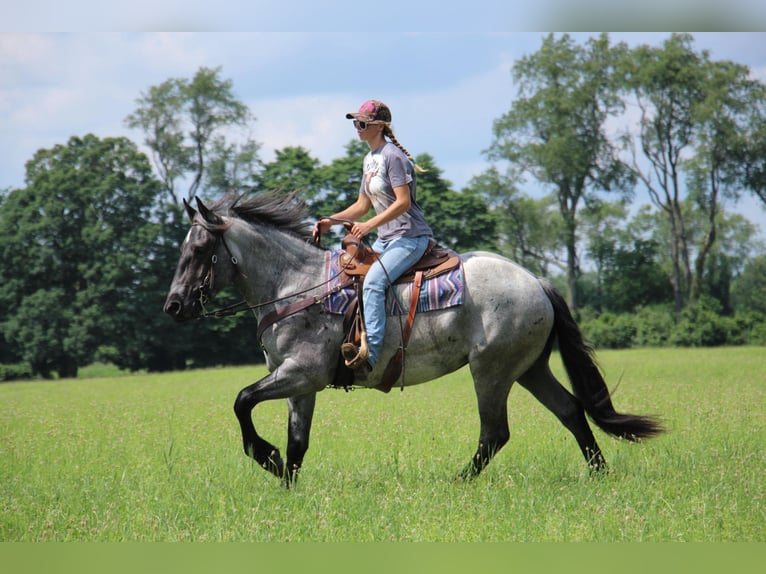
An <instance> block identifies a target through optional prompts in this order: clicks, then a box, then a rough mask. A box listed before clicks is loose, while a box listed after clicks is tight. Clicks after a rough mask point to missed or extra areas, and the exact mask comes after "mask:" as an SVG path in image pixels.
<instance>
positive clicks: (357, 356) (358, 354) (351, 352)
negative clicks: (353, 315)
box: [340, 331, 370, 369]
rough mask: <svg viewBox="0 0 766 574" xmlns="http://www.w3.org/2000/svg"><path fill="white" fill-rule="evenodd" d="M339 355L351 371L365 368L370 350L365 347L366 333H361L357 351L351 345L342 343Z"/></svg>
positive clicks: (354, 346)
mask: <svg viewBox="0 0 766 574" xmlns="http://www.w3.org/2000/svg"><path fill="white" fill-rule="evenodd" d="M340 353H341V355H343V359H344V360H345V362H346V366H347V367H349V368H351V369H358V368H360V367H363V366H365V363H366V362H367V358H368V357H369V356H370V349H369V348H368V347H367V333H365V332H364V331H363V332H362V336H361V342H360V347H359V348H358V349H357V348H356V345H354V344H353V343H343V344H342V345H341V346H340Z"/></svg>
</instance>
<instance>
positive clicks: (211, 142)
mask: <svg viewBox="0 0 766 574" xmlns="http://www.w3.org/2000/svg"><path fill="white" fill-rule="evenodd" d="M220 74H221V68H215V69H210V68H205V67H202V68H200V69H199V70H198V71H197V73H196V74H195V75H194V78H192V79H191V80H186V79H182V78H172V79H169V80H166V81H165V82H163V83H161V84H160V85H158V86H152V87H150V88H149V89H148V90H147V91H146V92H145V93H142V94H141V96H140V97H139V98H138V99H137V104H138V108H137V109H136V111H134V112H133V113H132V114H130V115H128V117H127V118H126V119H125V123H126V125H127V126H128V127H130V128H137V129H141V130H142V131H143V132H144V134H145V140H144V142H145V143H146V145H147V146H148V147H149V149H151V151H152V155H153V159H154V165H155V167H156V169H157V171H158V174H159V177H160V179H161V181H162V183H163V187H164V189H165V191H166V192H167V193H168V194H169V195H170V198H171V199H172V201H173V203H178V201H179V197H178V186H179V185H180V183H181V181H182V180H185V181H187V182H188V184H189V187H188V190H187V192H186V194H185V196H186V198H187V199H191V198H192V197H194V195H195V194H197V193H198V192H199V190H200V189H205V191H206V192H207V193H213V192H216V191H217V192H225V191H228V190H230V189H237V188H240V187H242V186H243V185H247V184H249V183H250V182H251V181H252V179H253V178H254V177H255V175H256V173H257V170H258V168H259V160H258V156H257V154H258V149H259V144H257V143H256V142H255V141H254V140H252V138H251V137H250V135H249V129H250V124H251V123H252V122H253V121H255V117H254V116H253V115H252V114H251V113H250V111H249V110H248V108H247V107H246V106H245V105H244V104H242V103H241V102H240V101H238V100H237V98H236V97H235V96H234V94H233V91H232V82H231V80H222V79H221V77H220ZM236 127H239V128H241V129H243V130H245V137H244V141H243V142H241V143H229V142H228V141H227V139H226V137H225V136H224V134H225V133H229V132H230V131H231V130H232V128H236Z"/></svg>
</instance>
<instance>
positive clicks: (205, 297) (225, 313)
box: [192, 223, 351, 342]
mask: <svg viewBox="0 0 766 574" xmlns="http://www.w3.org/2000/svg"><path fill="white" fill-rule="evenodd" d="M192 225H199V226H200V227H202V228H203V229H204V230H205V231H207V232H208V233H211V234H212V235H214V236H215V238H216V242H218V241H219V240H220V241H221V242H222V243H223V246H224V248H225V249H226V253H227V254H228V256H229V261H230V262H231V264H232V266H233V267H234V270H235V272H237V273H238V274H239V275H241V276H242V277H244V278H245V279H246V278H247V275H246V274H245V273H244V272H243V271H242V270H241V269H239V267H238V265H239V260H238V259H237V258H236V256H235V255H234V254H233V253H232V252H231V249H230V248H229V245H228V244H227V243H226V238H225V237H224V231H225V230H222V231H220V232H216V231H213V230H211V229H209V228H208V227H206V226H205V225H203V224H201V223H193V224H192ZM316 242H317V243H319V238H318V237H317V238H316ZM214 251H215V249H214ZM216 263H218V256H217V255H216V254H215V253H214V254H213V256H212V257H211V265H210V269H209V270H208V272H207V274H206V275H205V278H204V279H203V281H202V285H200V287H199V298H198V299H197V300H198V302H199V304H200V307H201V308H202V313H200V315H199V317H197V318H198V319H207V318H210V317H231V316H233V315H236V314H237V313H241V312H242V311H253V310H255V309H260V308H262V307H268V306H270V305H275V304H277V303H281V302H282V301H286V300H288V299H293V298H295V297H298V296H299V295H303V294H305V293H308V292H309V291H313V290H315V289H318V288H320V287H324V286H325V285H327V284H328V283H330V282H331V281H333V280H335V279H336V278H337V277H339V276H340V275H335V276H333V277H330V278H329V279H327V280H325V281H322V282H321V283H318V284H316V285H313V286H311V287H308V288H306V289H303V290H302V291H297V292H296V293H292V294H290V295H285V296H284V297H278V298H276V299H271V300H270V301H264V302H262V303H257V304H255V305H250V304H248V303H247V301H244V300H242V301H239V302H237V303H233V304H231V305H227V306H226V307H221V308H220V309H216V310H214V311H208V310H207V309H206V307H205V304H206V303H207V302H208V301H209V300H210V297H209V292H210V290H211V289H212V288H213V283H214V281H215V271H214V269H215V265H216ZM349 285H351V281H347V282H346V283H343V284H341V285H336V286H335V287H333V288H332V289H331V290H329V291H326V292H325V293H323V294H322V295H314V296H312V297H307V298H305V299H301V300H300V301H296V302H295V303H292V304H291V305H287V306H286V307H281V308H278V309H275V310H274V311H272V312H271V313H268V314H267V315H266V316H265V317H263V319H262V320H261V321H259V323H258V331H257V336H258V341H259V342H260V340H261V336H262V335H263V332H264V331H265V330H266V328H268V327H270V326H271V325H273V324H274V323H276V322H277V321H278V320H280V319H282V318H284V317H288V316H290V315H293V314H295V313H297V312H299V311H302V310H303V309H307V308H309V307H311V306H313V305H318V304H320V303H321V302H322V301H324V300H325V299H327V298H329V297H331V296H332V295H334V294H335V293H338V292H339V291H342V290H343V289H345V288H346V287H348V286H349Z"/></svg>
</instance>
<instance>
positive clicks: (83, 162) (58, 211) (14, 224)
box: [0, 135, 158, 376]
mask: <svg viewBox="0 0 766 574" xmlns="http://www.w3.org/2000/svg"><path fill="white" fill-rule="evenodd" d="M27 182H28V186H27V188H26V189H23V190H16V191H14V192H12V193H11V194H10V195H9V196H8V198H7V200H6V201H5V202H4V205H3V210H2V213H1V214H0V237H2V247H0V249H1V250H2V262H1V263H0V268H1V269H2V272H3V273H2V274H3V276H4V277H13V279H12V280H11V281H8V282H5V283H3V285H2V286H0V302H1V303H2V306H3V307H4V308H5V309H7V311H6V313H7V314H6V316H4V317H2V319H3V322H2V326H1V327H0V328H2V331H3V335H4V338H5V340H6V341H8V343H9V344H10V345H11V346H12V347H13V348H15V349H16V352H17V353H18V355H19V356H20V357H21V358H23V359H24V360H25V361H27V362H28V363H29V364H30V365H31V366H32V368H33V369H34V370H35V372H37V373H39V374H41V375H43V376H50V375H51V372H52V371H57V372H58V373H59V374H60V375H62V376H73V375H75V374H76V372H77V367H78V366H81V365H85V364H88V363H90V362H92V360H93V358H94V352H95V349H96V348H97V347H98V346H99V345H100V344H102V343H103V342H104V341H105V340H110V339H112V338H114V337H115V336H116V335H117V333H118V332H120V331H121V330H122V329H123V328H125V327H126V326H127V325H128V324H129V323H130V319H129V317H127V316H125V314H123V313H120V312H119V308H120V305H123V304H125V302H126V301H132V302H134V303H135V302H136V297H135V295H136V279H137V278H138V277H141V276H142V273H143V271H144V270H145V268H146V264H147V262H149V261H151V260H152V244H153V242H154V240H155V238H156V232H155V231H154V228H155V224H154V223H153V222H152V220H153V216H154V212H153V206H154V200H155V197H156V195H157V189H158V183H157V181H156V180H155V179H154V178H153V177H152V175H151V169H150V167H149V164H148V162H147V160H146V157H145V156H144V155H143V154H141V153H140V152H138V150H137V149H136V147H135V145H134V144H133V143H132V142H130V141H129V140H127V139H124V138H106V139H103V140H101V139H98V138H96V137H95V136H93V135H87V136H85V137H82V138H79V137H73V138H71V139H70V140H69V142H68V143H67V145H66V146H62V145H57V146H55V147H54V148H52V149H50V150H40V151H38V152H37V154H36V155H35V157H34V158H33V160H32V161H30V162H29V163H28V164H27Z"/></svg>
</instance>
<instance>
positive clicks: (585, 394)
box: [540, 278, 663, 441]
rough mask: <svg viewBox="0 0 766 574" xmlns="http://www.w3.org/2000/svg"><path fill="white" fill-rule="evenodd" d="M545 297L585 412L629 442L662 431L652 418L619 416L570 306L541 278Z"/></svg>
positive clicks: (568, 372) (602, 427)
mask: <svg viewBox="0 0 766 574" xmlns="http://www.w3.org/2000/svg"><path fill="white" fill-rule="evenodd" d="M540 284H541V285H542V287H543V290H544V291H545V294H546V295H547V296H548V298H549V299H550V301H551V303H552V304H553V311H554V322H553V333H552V334H551V337H553V335H555V336H556V337H557V339H558V348H559V353H560V354H561V359H562V361H563V363H564V368H565V369H566V371H567V375H568V376H569V380H570V381H571V383H572V389H573V390H574V394H575V396H576V397H577V398H578V399H579V400H580V402H581V403H582V405H583V407H584V408H585V412H586V413H588V416H590V418H591V419H592V420H593V422H594V423H596V424H597V425H598V426H599V427H600V428H601V429H602V430H603V431H605V432H607V433H609V434H611V435H614V436H617V437H622V438H625V439H627V440H630V441H635V440H638V439H640V438H648V437H652V436H655V435H658V434H660V433H661V432H663V428H662V426H661V425H660V423H659V422H658V421H657V420H656V418H655V417H652V416H645V415H631V414H622V413H618V412H617V411H616V410H615V409H614V406H613V405H612V399H611V397H610V395H609V389H608V388H607V386H606V383H605V382H604V377H603V376H602V375H601V371H600V370H599V368H598V365H597V364H596V361H595V358H594V353H593V349H592V348H591V347H590V346H589V345H588V344H587V343H585V341H584V340H583V336H582V332H581V331H580V328H579V327H578V326H577V323H576V322H575V320H574V317H572V313H571V312H570V310H569V305H567V302H566V301H565V300H564V298H563V297H562V296H561V293H559V292H558V290H557V289H556V288H555V287H554V286H553V284H551V283H550V282H549V281H548V280H546V279H543V278H540Z"/></svg>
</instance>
